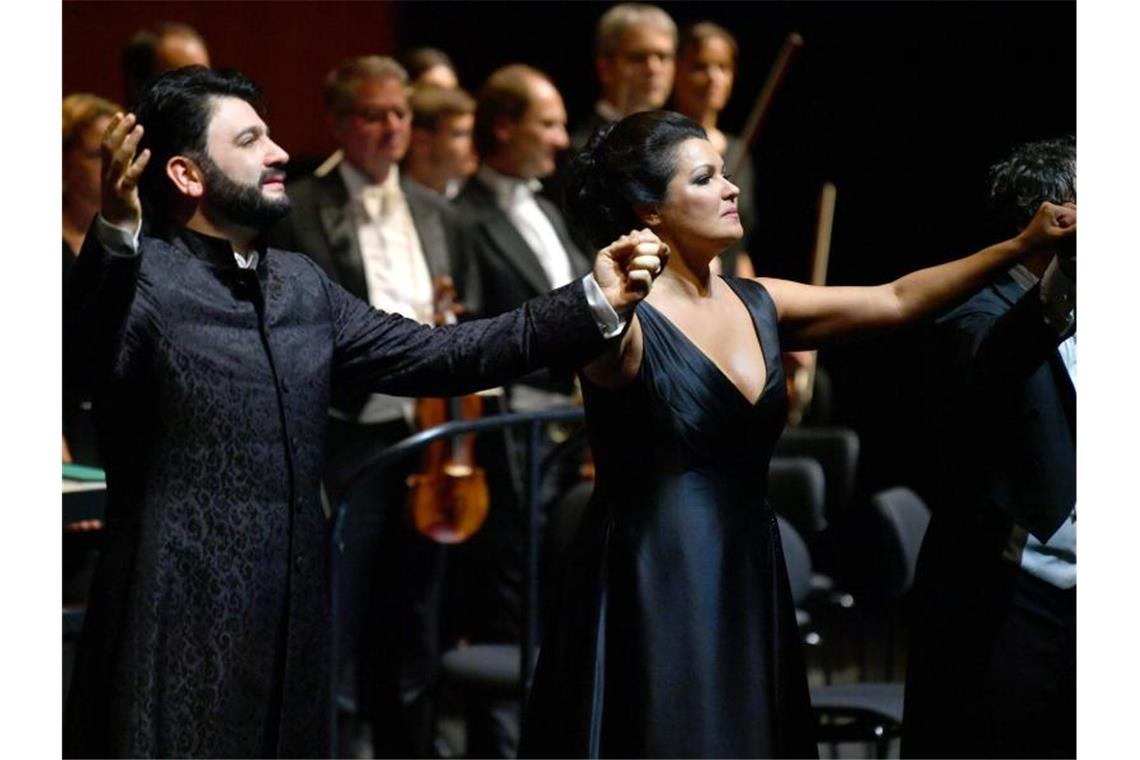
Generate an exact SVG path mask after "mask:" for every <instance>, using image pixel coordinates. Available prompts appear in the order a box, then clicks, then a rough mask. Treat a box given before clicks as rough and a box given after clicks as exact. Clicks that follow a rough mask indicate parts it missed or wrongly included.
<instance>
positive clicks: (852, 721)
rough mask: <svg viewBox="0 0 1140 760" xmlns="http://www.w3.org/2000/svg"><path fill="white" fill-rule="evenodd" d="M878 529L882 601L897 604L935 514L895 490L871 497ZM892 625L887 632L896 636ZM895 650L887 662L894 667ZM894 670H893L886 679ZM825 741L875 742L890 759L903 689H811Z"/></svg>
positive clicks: (870, 556)
mask: <svg viewBox="0 0 1140 760" xmlns="http://www.w3.org/2000/svg"><path fill="white" fill-rule="evenodd" d="M871 514H872V519H873V520H874V525H873V530H872V531H871V532H870V533H869V539H871V540H869V541H868V542H867V547H866V551H865V553H864V554H865V556H866V558H867V561H868V564H869V566H870V567H871V568H872V571H873V575H874V576H875V577H876V578H877V583H878V586H879V588H878V592H879V594H880V595H881V597H882V598H884V599H888V600H894V601H896V602H897V601H898V600H899V599H900V598H901V597H902V595H903V594H904V593H905V592H906V591H907V590H908V589H909V588H910V585H911V583H912V582H913V580H914V568H915V563H916V561H917V559H918V550H919V547H920V546H921V545H922V537H923V535H924V534H925V532H926V526H927V524H928V523H929V521H930V511H929V510H928V509H927V507H926V505H925V504H924V503H923V502H922V500H921V499H920V498H919V497H918V496H917V495H916V494H915V493H914V492H913V491H911V490H910V489H908V488H902V487H896V488H889V489H886V490H884V491H879V492H878V493H876V494H875V495H874V496H872V497H871ZM893 628H894V626H893V625H888V627H887V630H888V631H893ZM893 660H894V652H893V647H890V646H889V647H888V655H887V662H888V663H893ZM892 675H893V671H892V670H891V669H890V667H889V666H888V670H887V677H888V678H890V677H891V676H892ZM811 699H812V707H813V709H814V710H815V713H816V717H817V720H818V725H817V738H818V740H819V741H820V742H828V743H831V744H833V745H834V744H835V743H838V742H849V741H862V742H870V743H873V744H874V745H875V746H876V748H877V750H878V756H879V757H886V756H887V753H888V751H889V747H890V742H891V740H892V739H894V738H896V737H898V736H900V735H901V733H902V722H903V684H902V683H901V682H899V681H893V680H886V681H881V682H867V681H861V682H858V683H850V684H827V685H825V686H821V687H816V688H813V689H812V690H811Z"/></svg>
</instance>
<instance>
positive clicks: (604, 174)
mask: <svg viewBox="0 0 1140 760" xmlns="http://www.w3.org/2000/svg"><path fill="white" fill-rule="evenodd" d="M692 138H698V139H701V140H707V139H708V135H707V134H706V133H705V130H704V128H702V127H701V125H700V124H698V123H697V122H695V121H693V120H692V119H690V118H688V117H686V116H682V115H681V114H679V113H675V112H673V111H642V112H641V113H635V114H632V115H630V116H627V117H625V118H624V119H622V120H621V121H618V122H611V123H610V124H607V125H605V126H603V127H601V128H600V129H598V131H597V132H595V133H594V136H593V137H592V138H590V141H589V142H588V143H587V144H586V147H584V148H583V149H582V150H581V151H580V152H579V153H578V154H577V155H576V156H575V157H574V158H573V160H572V161H571V162H570V179H569V182H568V184H567V186H566V209H567V212H568V213H569V216H570V221H571V224H573V225H574V226H575V227H577V228H578V229H580V230H581V231H582V232H583V233H584V234H585V236H586V238H587V240H589V242H590V245H592V246H593V247H595V248H601V247H603V246H605V245H607V244H609V243H610V242H612V241H613V240H614V239H616V238H618V237H620V236H622V235H624V234H625V233H627V232H629V231H630V230H632V229H636V228H639V227H644V226H645V225H644V223H643V222H642V221H641V219H640V218H639V217H638V216H637V213H636V212H635V211H634V204H635V203H646V204H654V203H660V202H661V201H662V200H663V199H664V198H665V191H666V189H667V188H668V186H669V181H670V180H671V179H672V178H673V175H674V174H675V173H676V171H677V147H678V146H679V145H680V144H681V143H683V142H684V141H685V140H689V139H692Z"/></svg>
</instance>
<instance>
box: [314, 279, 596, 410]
mask: <svg viewBox="0 0 1140 760" xmlns="http://www.w3.org/2000/svg"><path fill="white" fill-rule="evenodd" d="M325 286H326V288H327V291H328V294H329V299H330V307H331V311H332V319H333V332H334V336H335V337H334V340H335V349H334V357H333V363H334V368H333V382H334V395H335V394H338V393H343V392H348V393H354V392H361V391H371V392H374V393H388V394H392V395H398V396H450V395H456V394H462V393H471V392H473V391H476V390H479V389H482V388H490V387H494V386H496V385H502V384H503V383H505V382H508V381H510V380H512V379H514V378H516V377H518V376H519V375H522V374H524V373H526V372H529V371H531V370H533V369H536V368H538V367H543V366H553V367H557V368H559V369H561V370H564V371H569V370H570V369H572V368H574V367H577V366H580V365H582V364H585V363H586V362H587V361H589V360H590V359H592V358H593V357H594V356H596V355H597V354H598V353H600V352H601V351H602V349H603V348H604V346H605V343H606V341H605V339H604V338H603V337H602V334H601V330H600V329H599V328H598V325H597V323H596V322H595V321H594V318H593V315H592V314H591V312H590V308H589V306H588V304H587V302H586V296H585V292H584V289H583V286H582V282H581V281H580V280H575V281H574V282H572V283H570V284H568V285H565V286H563V287H561V288H558V289H556V290H554V291H551V292H550V293H547V294H545V295H543V296H540V297H538V298H534V299H532V300H530V301H528V302H527V303H525V304H523V305H522V306H520V307H519V308H517V309H515V310H513V311H510V312H507V313H505V314H501V315H499V316H497V317H494V318H490V319H479V320H472V321H469V322H463V323H460V324H457V325H447V326H444V327H436V328H431V327H428V326H426V325H422V324H419V323H418V322H415V321H413V320H410V319H405V318H403V317H400V316H397V315H393V314H386V313H383V312H380V311H377V310H376V309H373V308H372V307H370V306H369V305H368V304H366V303H364V302H363V301H361V300H360V299H358V298H355V297H354V296H352V295H351V294H349V293H348V292H347V291H345V290H344V289H343V288H341V287H340V286H338V285H336V284H335V283H333V282H331V281H329V280H328V279H327V278H326V279H325Z"/></svg>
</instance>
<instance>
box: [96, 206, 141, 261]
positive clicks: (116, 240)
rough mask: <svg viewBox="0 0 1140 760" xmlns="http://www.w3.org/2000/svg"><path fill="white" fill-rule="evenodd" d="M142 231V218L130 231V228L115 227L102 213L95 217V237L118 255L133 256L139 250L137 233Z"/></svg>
mask: <svg viewBox="0 0 1140 760" xmlns="http://www.w3.org/2000/svg"><path fill="white" fill-rule="evenodd" d="M141 231H142V220H141V219H140V220H139V225H138V227H136V228H135V231H134V232H133V233H132V232H131V231H130V230H126V229H123V228H122V227H117V226H115V225H113V224H111V223H110V222H108V221H107V220H106V219H104V218H103V215H102V214H98V215H97V216H96V217H95V238H96V239H97V240H98V241H99V242H100V243H102V244H103V247H104V248H106V249H107V250H108V251H110V252H111V253H114V254H117V255H119V256H134V255H135V254H136V253H138V251H139V233H140V232H141Z"/></svg>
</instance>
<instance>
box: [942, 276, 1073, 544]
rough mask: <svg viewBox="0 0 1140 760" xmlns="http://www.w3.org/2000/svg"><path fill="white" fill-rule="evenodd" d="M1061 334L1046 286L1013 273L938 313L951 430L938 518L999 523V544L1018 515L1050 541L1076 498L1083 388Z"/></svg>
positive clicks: (987, 529)
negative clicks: (1024, 283)
mask: <svg viewBox="0 0 1140 760" xmlns="http://www.w3.org/2000/svg"><path fill="white" fill-rule="evenodd" d="M1061 341H1062V337H1061V336H1059V335H1058V334H1057V332H1056V330H1055V329H1054V328H1052V327H1050V326H1048V325H1047V324H1046V323H1045V320H1044V316H1043V309H1042V304H1041V298H1040V286H1036V287H1034V288H1032V289H1030V290H1029V291H1025V290H1023V289H1022V288H1021V286H1020V285H1018V284H1017V283H1016V282H1015V281H1014V280H1013V279H1012V278H1010V277H1009V276H1004V277H1003V278H1002V279H1000V280H998V281H997V282H995V283H994V284H992V285H990V286H989V287H987V288H985V289H984V290H982V291H981V292H980V293H978V294H977V295H976V296H974V297H973V298H971V299H970V300H969V301H967V302H966V303H965V304H963V305H961V306H959V307H958V308H956V309H954V310H953V311H951V312H950V313H949V314H947V315H946V316H945V317H943V318H941V319H940V320H938V322H937V325H936V328H935V333H934V339H933V340H932V341H931V343H930V344H929V349H930V350H931V351H933V352H935V353H936V356H935V358H934V362H935V366H936V367H938V377H939V379H940V382H941V391H940V393H939V395H938V397H937V398H938V403H939V405H940V410H939V416H940V419H941V424H940V429H941V430H942V431H944V432H945V436H944V437H943V438H942V439H941V444H940V445H941V447H942V450H941V451H939V452H938V455H939V456H938V459H939V462H940V472H939V480H940V481H941V487H940V489H939V491H940V493H941V494H943V499H942V502H943V503H942V504H935V521H936V522H938V523H950V522H955V523H957V524H958V525H959V526H961V528H963V529H965V530H967V532H968V533H971V534H976V533H977V532H978V530H979V529H982V533H983V534H985V535H986V536H987V537H988V536H989V535H990V534H991V533H992V534H993V537H992V538H988V539H987V540H989V541H991V542H992V543H990V544H987V545H985V547H984V549H985V550H986V551H987V552H989V553H993V552H999V553H1000V552H1001V551H1002V550H1003V549H1004V548H1005V546H1004V543H1000V541H1004V539H1005V538H1007V537H1008V530H1009V528H1010V527H1011V526H1012V524H1013V523H1014V522H1016V523H1017V524H1019V525H1021V526H1022V527H1024V528H1025V529H1026V530H1028V531H1029V532H1030V533H1032V534H1033V535H1034V536H1035V537H1037V538H1038V539H1039V540H1040V541H1043V542H1044V541H1047V540H1048V539H1049V537H1050V536H1052V535H1053V533H1055V532H1056V530H1057V528H1059V527H1060V526H1061V524H1062V523H1063V522H1064V521H1065V520H1066V519H1068V517H1069V515H1070V513H1071V512H1072V509H1073V504H1074V503H1075V501H1076V466H1075V465H1076V390H1075V389H1074V387H1073V383H1072V380H1071V379H1070V377H1069V374H1068V371H1067V370H1066V369H1065V364H1064V362H1063V361H1062V359H1061V356H1060V354H1059V353H1058V351H1057V346H1058V345H1059V344H1060V343H1061ZM999 539H1000V541H999Z"/></svg>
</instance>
